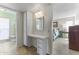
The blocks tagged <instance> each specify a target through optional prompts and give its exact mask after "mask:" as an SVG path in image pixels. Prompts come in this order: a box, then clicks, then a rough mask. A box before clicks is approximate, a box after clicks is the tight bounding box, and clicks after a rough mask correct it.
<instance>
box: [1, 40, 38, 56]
mask: <svg viewBox="0 0 79 59" xmlns="http://www.w3.org/2000/svg"><path fill="white" fill-rule="evenodd" d="M36 54H37V53H36V48H34V47H30V48H28V47H24V46H23V47H21V48H16V42H15V41H0V55H36Z"/></svg>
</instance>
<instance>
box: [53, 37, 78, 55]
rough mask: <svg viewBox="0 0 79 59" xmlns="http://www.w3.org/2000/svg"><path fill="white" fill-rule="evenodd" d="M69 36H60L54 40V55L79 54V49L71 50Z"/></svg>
mask: <svg viewBox="0 0 79 59" xmlns="http://www.w3.org/2000/svg"><path fill="white" fill-rule="evenodd" d="M68 44H69V43H68V38H59V39H57V40H55V41H54V42H53V55H79V51H75V50H71V49H69V46H68Z"/></svg>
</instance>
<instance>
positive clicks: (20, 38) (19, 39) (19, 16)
mask: <svg viewBox="0 0 79 59" xmlns="http://www.w3.org/2000/svg"><path fill="white" fill-rule="evenodd" d="M16 16H17V19H16V20H17V24H16V27H17V28H16V29H17V33H16V35H17V36H16V39H17V42H16V44H17V47H21V46H23V45H24V44H23V35H24V33H23V16H24V13H23V12H17V14H16Z"/></svg>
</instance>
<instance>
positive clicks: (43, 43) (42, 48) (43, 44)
mask: <svg viewBox="0 0 79 59" xmlns="http://www.w3.org/2000/svg"><path fill="white" fill-rule="evenodd" d="M37 53H38V54H41V55H45V54H47V39H37Z"/></svg>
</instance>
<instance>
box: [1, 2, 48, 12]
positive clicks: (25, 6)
mask: <svg viewBox="0 0 79 59" xmlns="http://www.w3.org/2000/svg"><path fill="white" fill-rule="evenodd" d="M40 5H49V4H48V3H44V4H43V3H0V6H3V7H7V8H10V9H13V10H18V11H27V10H32V9H33V8H34V7H35V8H37V7H39V6H40ZM33 11H34V10H33Z"/></svg>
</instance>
